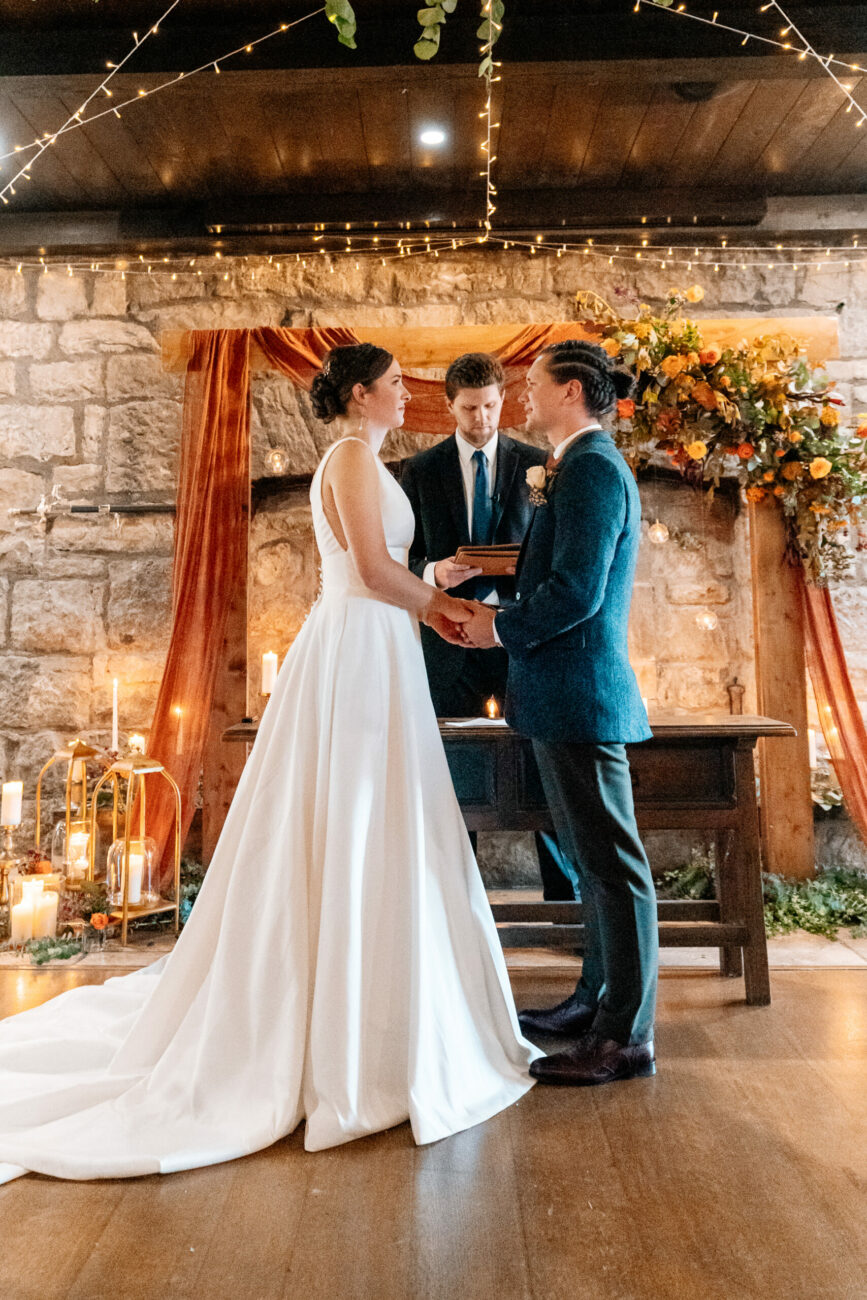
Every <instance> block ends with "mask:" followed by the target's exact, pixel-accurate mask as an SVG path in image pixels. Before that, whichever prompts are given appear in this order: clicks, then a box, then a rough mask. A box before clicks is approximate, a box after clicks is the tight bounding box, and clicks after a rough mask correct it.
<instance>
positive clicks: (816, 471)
mask: <svg viewBox="0 0 867 1300" xmlns="http://www.w3.org/2000/svg"><path fill="white" fill-rule="evenodd" d="M835 414H836V412H835ZM833 468H834V467H833V465H832V464H831V462H830V461H829V460H826V459H825V457H824V456H816V457H815V459H813V460H811V461H810V477H811V478H825V477H826V475H828V474H830V473H831V470H832V469H833Z"/></svg>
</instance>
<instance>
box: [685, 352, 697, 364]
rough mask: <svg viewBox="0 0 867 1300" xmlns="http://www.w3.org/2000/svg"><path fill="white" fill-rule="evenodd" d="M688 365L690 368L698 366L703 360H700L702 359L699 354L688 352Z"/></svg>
mask: <svg viewBox="0 0 867 1300" xmlns="http://www.w3.org/2000/svg"><path fill="white" fill-rule="evenodd" d="M686 364H687V365H688V366H698V365H700V364H701V360H700V358H699V355H698V353H697V352H687V354H686Z"/></svg>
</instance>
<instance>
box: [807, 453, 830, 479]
mask: <svg viewBox="0 0 867 1300" xmlns="http://www.w3.org/2000/svg"><path fill="white" fill-rule="evenodd" d="M831 469H832V466H831V462H830V461H829V460H826V459H825V457H824V456H817V457H816V458H815V460H811V461H810V477H811V478H824V477H825V475H826V474H830V473H831Z"/></svg>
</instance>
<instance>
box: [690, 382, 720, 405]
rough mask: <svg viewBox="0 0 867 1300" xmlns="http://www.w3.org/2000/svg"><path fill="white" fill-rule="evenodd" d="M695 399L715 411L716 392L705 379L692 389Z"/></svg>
mask: <svg viewBox="0 0 867 1300" xmlns="http://www.w3.org/2000/svg"><path fill="white" fill-rule="evenodd" d="M692 396H693V400H694V401H696V402H698V404H699V406H703V407H704V409H705V410H706V411H715V410H716V407H717V400H716V393H715V392H714V390H713V389H712V388H711V386H710V384H709V383H708V382H707V380H705V379H701V380H699V382H698V383H697V384H696V385H695V387H694V388H693V390H692Z"/></svg>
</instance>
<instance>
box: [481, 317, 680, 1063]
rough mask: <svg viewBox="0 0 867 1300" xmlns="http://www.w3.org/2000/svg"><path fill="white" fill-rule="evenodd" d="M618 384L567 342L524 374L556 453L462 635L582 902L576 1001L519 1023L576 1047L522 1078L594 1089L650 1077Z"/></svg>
mask: <svg viewBox="0 0 867 1300" xmlns="http://www.w3.org/2000/svg"><path fill="white" fill-rule="evenodd" d="M628 390H629V380H628V376H626V375H625V374H624V373H623V372H622V371H615V370H613V369H612V365H611V360H610V358H609V357H608V355H607V353H605V352H604V351H603V350H602V348H600V347H597V346H596V345H595V344H592V343H585V342H580V341H578V340H569V341H567V342H564V343H555V344H553V345H551V346H550V347H547V348H545V349H544V351H543V352H542V353H541V355H540V356H538V357H537V358H536V360H535V361H534V362H533V364H532V366H531V367H530V369H529V371H528V373H527V391H526V393H525V395H524V397H523V399H522V400H523V402H524V408H525V410H526V412H527V429H528V431H530V432H537V433H544V434H545V435H546V437H547V439H548V441H549V442H550V444H551V446H552V448H553V454H552V455H551V456H550V457H549V459H548V463H547V465H546V481H545V485H544V486H540V487H538V488H536V489H534V492H533V499H534V504H535V505H536V507H537V508H536V511H535V514H534V517H533V522H532V524H531V526H530V531H529V533H528V535H527V539H526V541H525V543H524V547H523V550H522V553H521V558H520V560H519V564H518V573H517V587H518V591H517V594H516V603H515V604H514V605H512V606H510V607H508V608H505V609H501V610H499V611H498V610H492V609H490V608H489V607H486V606H482V605H480V606H478V607H477V612H476V614H475V616H474V618H473V619H471V620H470V621H469V622H468V623H464V624H462V632H463V633H464V634H465V636H466V637H467V638H468V639H469V641H470V642H471V643H472V644H473V645H476V646H478V647H480V648H484V647H493V646H495V645H502V646H504V647H505V649H506V650H507V651H508V654H509V683H508V691H507V695H506V718H507V721H508V722H509V723H510V725H511V726H513V727H514V728H515V730H516V731H519V732H522V733H523V734H524V735H526V736H530V737H531V738H532V742H533V751H534V753H535V756H536V761H537V763H538V766H539V772H540V775H541V778H542V785H543V787H544V790H545V796H546V799H547V801H548V806H549V808H550V811H551V816H552V819H553V821H554V826H555V828H556V831H557V835H558V838H559V840H560V843H561V844H562V845H563V848H564V849H565V851H566V853H567V854H568V855H569V858H570V859H571V861H572V863H573V864H574V866H575V868H576V870H577V872H578V876H579V879H580V884H581V898H582V901H583V904H584V932H585V952H584V961H583V967H582V972H581V979H580V981H579V983H578V987H577V988H576V990H575V992H574V994H572V996H571V997H569V998H567V999H566V1001H565V1002H562V1003H560V1005H559V1006H556V1007H552V1008H550V1009H548V1010H542V1011H527V1012H524V1013H523V1015H522V1016H521V1024H522V1027H523V1028H524V1029H525V1030H527V1031H529V1032H533V1031H536V1032H542V1033H552V1034H554V1033H556V1034H561V1035H563V1036H564V1037H566V1038H570V1039H575V1040H577V1041H575V1043H574V1045H573V1046H571V1047H568V1048H567V1049H566V1050H565V1051H561V1052H558V1053H557V1054H556V1055H552V1056H546V1057H542V1058H541V1059H540V1060H538V1061H535V1062H534V1063H533V1065H532V1066H531V1072H532V1073H533V1074H534V1075H535V1076H536V1078H538V1079H539V1080H541V1081H542V1082H544V1083H564V1084H579V1085H580V1084H599V1083H608V1082H611V1081H613V1080H615V1079H629V1078H633V1077H636V1076H644V1075H649V1074H653V1073H654V1072H655V1059H654V1050H653V1018H654V1006H655V1000H656V977H657V924H656V897H655V893H654V888H653V881H652V879H651V875H650V868H649V866H648V863H647V858H646V856H645V853H644V849H643V847H642V844H641V840H640V839H639V836H638V830H637V827H636V823H635V813H634V809H633V801H632V786H631V782H630V776H629V763H628V760H627V757H626V750H625V745H626V744H627V743H630V742H635V741H640V740H647V739H649V737H650V735H651V732H650V729H649V727H648V725H647V715H646V713H645V711H644V707H643V705H642V702H641V696H640V694H639V690H638V684H637V682H636V680H635V676H634V674H633V672H632V669H631V667H630V665H629V659H628V657H627V644H626V637H627V621H628V617H629V604H630V599H631V596H632V583H633V576H634V572H635V563H636V557H637V553H638V542H639V524H640V517H641V507H640V502H639V497H638V489H637V488H636V486H635V482H634V480H633V477H632V475H631V473H630V472H629V469H628V468H627V465H626V463H625V461H624V460H623V458H622V457H621V455H620V453H619V452H618V451H617V448H616V447H615V445H614V443H613V441H612V439H611V437H610V436H609V434H607V433H604V432H603V430H602V428H601V427H600V423H599V421H600V417H604V416H605V415H607V414H608V413H609V412H610V411H612V410H613V408H614V406H615V403H616V400H617V397H618V396H626V393H627V392H628Z"/></svg>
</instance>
